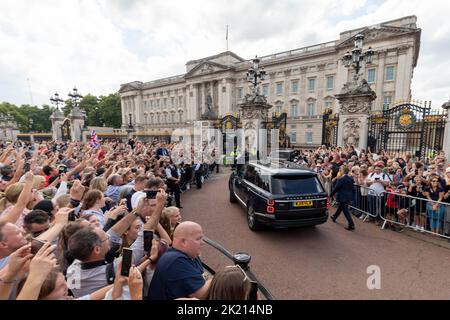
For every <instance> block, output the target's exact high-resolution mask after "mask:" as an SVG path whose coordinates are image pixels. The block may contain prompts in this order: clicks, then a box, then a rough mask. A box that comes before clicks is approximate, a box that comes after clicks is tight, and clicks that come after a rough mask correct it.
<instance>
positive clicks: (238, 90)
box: [237, 88, 244, 99]
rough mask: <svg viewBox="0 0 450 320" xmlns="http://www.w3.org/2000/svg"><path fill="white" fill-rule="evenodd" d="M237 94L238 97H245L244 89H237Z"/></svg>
mask: <svg viewBox="0 0 450 320" xmlns="http://www.w3.org/2000/svg"><path fill="white" fill-rule="evenodd" d="M237 96H238V99H242V98H243V97H244V91H243V89H242V88H238V89H237Z"/></svg>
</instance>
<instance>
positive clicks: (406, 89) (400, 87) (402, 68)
mask: <svg viewBox="0 0 450 320" xmlns="http://www.w3.org/2000/svg"><path fill="white" fill-rule="evenodd" d="M397 52H398V63H397V70H396V72H395V74H394V77H395V99H394V101H398V100H402V99H403V100H404V99H408V98H409V96H410V87H411V79H412V74H411V73H412V61H413V57H412V56H413V49H412V47H411V48H408V47H401V48H399V49H398V51H397Z"/></svg>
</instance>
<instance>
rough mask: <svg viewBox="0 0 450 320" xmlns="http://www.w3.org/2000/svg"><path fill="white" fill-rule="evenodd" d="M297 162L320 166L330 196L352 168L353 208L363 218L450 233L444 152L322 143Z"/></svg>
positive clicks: (448, 168)
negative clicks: (424, 154)
mask: <svg viewBox="0 0 450 320" xmlns="http://www.w3.org/2000/svg"><path fill="white" fill-rule="evenodd" d="M295 162H297V163H298V164H300V165H303V166H306V167H308V168H310V169H312V170H314V171H316V172H317V173H318V174H319V177H320V179H321V181H322V183H323V185H324V188H325V189H326V191H327V193H328V194H329V195H331V194H332V192H333V189H334V187H335V186H336V185H337V182H338V180H339V179H340V177H341V176H342V175H343V170H340V169H341V168H347V169H348V176H350V177H352V178H353V181H354V182H355V187H354V193H353V199H352V206H353V211H354V213H355V214H356V215H358V216H359V217H360V218H361V219H367V218H369V219H372V220H375V221H376V223H378V224H379V223H381V222H382V220H381V219H382V218H386V220H387V221H390V222H391V223H390V224H389V225H390V226H391V228H392V229H394V230H395V231H401V230H403V228H402V226H408V227H410V228H413V229H414V230H417V231H421V232H425V231H429V232H432V233H434V234H438V235H443V236H446V237H448V236H450V163H449V160H448V159H446V157H445V155H444V153H443V152H440V153H433V154H429V157H422V158H420V157H416V156H414V155H412V154H411V153H409V152H404V153H400V152H386V151H379V152H371V151H370V149H368V150H356V149H355V148H354V147H352V146H350V147H349V148H343V147H338V148H327V147H325V146H321V147H320V148H318V149H316V150H302V151H301V153H300V155H299V156H298V157H297V159H296V160H295ZM366 215H368V216H369V217H366Z"/></svg>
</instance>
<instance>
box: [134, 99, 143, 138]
mask: <svg viewBox="0 0 450 320" xmlns="http://www.w3.org/2000/svg"><path fill="white" fill-rule="evenodd" d="M134 103H135V105H134V112H135V116H136V118H135V121H136V124H135V126H136V130H137V131H140V130H142V129H143V126H142V124H143V123H144V112H143V109H144V107H143V102H142V93H141V92H139V93H138V94H137V96H136V98H135V99H134Z"/></svg>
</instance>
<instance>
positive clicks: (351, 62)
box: [342, 34, 375, 83]
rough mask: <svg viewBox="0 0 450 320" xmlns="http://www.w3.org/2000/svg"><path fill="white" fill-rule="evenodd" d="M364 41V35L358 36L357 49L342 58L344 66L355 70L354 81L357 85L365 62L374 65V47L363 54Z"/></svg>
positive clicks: (356, 37)
mask: <svg viewBox="0 0 450 320" xmlns="http://www.w3.org/2000/svg"><path fill="white" fill-rule="evenodd" d="M363 40H364V36H363V35H362V34H358V35H356V36H355V48H354V49H353V50H352V52H351V53H350V52H349V51H347V53H346V54H345V55H344V56H343V57H342V60H343V62H344V66H345V67H346V68H353V80H354V82H355V83H357V82H358V79H359V71H360V70H361V68H362V66H363V62H366V63H372V60H373V55H374V54H375V53H374V51H373V50H372V47H369V49H368V50H367V51H365V52H363Z"/></svg>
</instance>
